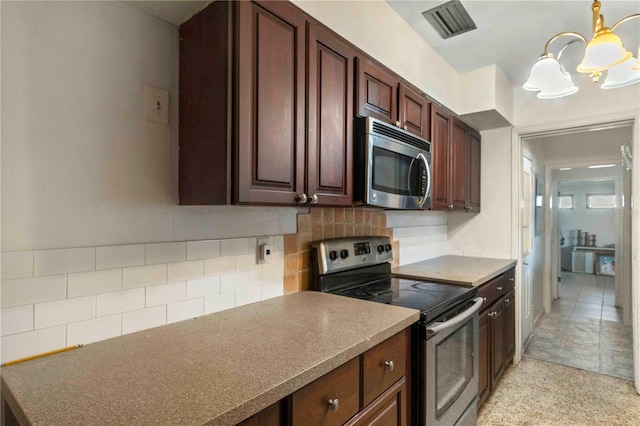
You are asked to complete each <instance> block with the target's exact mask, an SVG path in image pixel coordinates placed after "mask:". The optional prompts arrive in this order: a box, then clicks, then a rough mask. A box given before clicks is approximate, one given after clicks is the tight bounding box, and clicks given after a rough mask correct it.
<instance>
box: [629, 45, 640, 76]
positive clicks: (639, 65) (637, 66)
mask: <svg viewBox="0 0 640 426" xmlns="http://www.w3.org/2000/svg"><path fill="white" fill-rule="evenodd" d="M631 69H632V70H640V47H638V60H637V61H636V63H635V64H634V65H633V67H631Z"/></svg>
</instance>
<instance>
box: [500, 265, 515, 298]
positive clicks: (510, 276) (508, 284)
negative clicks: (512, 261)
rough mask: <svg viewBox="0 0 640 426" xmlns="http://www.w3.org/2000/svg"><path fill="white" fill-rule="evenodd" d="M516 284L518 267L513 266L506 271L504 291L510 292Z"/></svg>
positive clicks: (504, 292) (505, 292)
mask: <svg viewBox="0 0 640 426" xmlns="http://www.w3.org/2000/svg"><path fill="white" fill-rule="evenodd" d="M515 285H516V268H511V269H509V270H508V271H507V272H505V273H504V291H503V294H507V293H509V292H510V291H511V290H513V288H514V287H515Z"/></svg>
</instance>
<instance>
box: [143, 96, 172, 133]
mask: <svg viewBox="0 0 640 426" xmlns="http://www.w3.org/2000/svg"><path fill="white" fill-rule="evenodd" d="M144 96H145V103H144V118H145V120H147V121H152V122H154V123H158V124H164V125H165V126H168V125H169V92H167V91H166V90H162V89H156V88H155V87H150V86H146V87H145V88H144Z"/></svg>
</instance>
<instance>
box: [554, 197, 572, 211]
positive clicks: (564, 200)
mask: <svg viewBox="0 0 640 426" xmlns="http://www.w3.org/2000/svg"><path fill="white" fill-rule="evenodd" d="M558 208H559V209H572V208H573V195H558Z"/></svg>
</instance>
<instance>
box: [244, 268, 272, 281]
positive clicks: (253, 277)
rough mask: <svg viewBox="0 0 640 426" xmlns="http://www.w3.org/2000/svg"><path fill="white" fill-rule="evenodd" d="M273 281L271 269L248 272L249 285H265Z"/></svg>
mask: <svg viewBox="0 0 640 426" xmlns="http://www.w3.org/2000/svg"><path fill="white" fill-rule="evenodd" d="M273 280H274V276H273V268H262V269H256V270H255V271H249V283H251V284H265V283H270V282H272V281H273Z"/></svg>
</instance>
